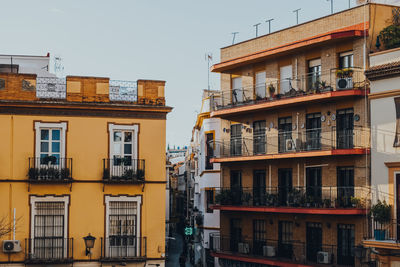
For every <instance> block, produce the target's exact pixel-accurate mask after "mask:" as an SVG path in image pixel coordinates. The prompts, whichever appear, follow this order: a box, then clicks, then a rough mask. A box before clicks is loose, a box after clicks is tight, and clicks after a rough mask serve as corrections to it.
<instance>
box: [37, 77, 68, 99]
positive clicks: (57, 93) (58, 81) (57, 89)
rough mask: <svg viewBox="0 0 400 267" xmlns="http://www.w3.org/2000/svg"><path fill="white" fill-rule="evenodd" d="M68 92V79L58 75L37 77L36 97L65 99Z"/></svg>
mask: <svg viewBox="0 0 400 267" xmlns="http://www.w3.org/2000/svg"><path fill="white" fill-rule="evenodd" d="M66 93H67V82H66V79H62V78H57V77H37V78H36V97H37V98H51V99H65V98H66Z"/></svg>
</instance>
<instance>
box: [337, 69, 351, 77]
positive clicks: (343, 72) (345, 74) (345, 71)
mask: <svg viewBox="0 0 400 267" xmlns="http://www.w3.org/2000/svg"><path fill="white" fill-rule="evenodd" d="M353 73H354V70H353V69H350V68H347V69H338V70H336V77H338V78H347V77H352V76H353Z"/></svg>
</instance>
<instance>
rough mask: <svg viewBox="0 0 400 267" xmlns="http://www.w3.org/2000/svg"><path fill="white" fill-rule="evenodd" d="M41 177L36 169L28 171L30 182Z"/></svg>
mask: <svg viewBox="0 0 400 267" xmlns="http://www.w3.org/2000/svg"><path fill="white" fill-rule="evenodd" d="M38 176H39V170H38V169H36V168H30V169H29V171H28V177H29V180H37V179H38Z"/></svg>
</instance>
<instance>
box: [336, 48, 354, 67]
mask: <svg viewBox="0 0 400 267" xmlns="http://www.w3.org/2000/svg"><path fill="white" fill-rule="evenodd" d="M351 67H353V51H349V52H344V53H340V54H339V69H347V68H351Z"/></svg>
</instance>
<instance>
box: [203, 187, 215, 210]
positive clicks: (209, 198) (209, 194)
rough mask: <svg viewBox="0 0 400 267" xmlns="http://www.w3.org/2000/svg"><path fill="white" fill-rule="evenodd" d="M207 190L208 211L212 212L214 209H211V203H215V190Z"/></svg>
mask: <svg viewBox="0 0 400 267" xmlns="http://www.w3.org/2000/svg"><path fill="white" fill-rule="evenodd" d="M205 192H206V205H207V209H206V212H207V213H212V212H213V210H212V209H211V205H213V204H214V190H212V189H206V190H205Z"/></svg>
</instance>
